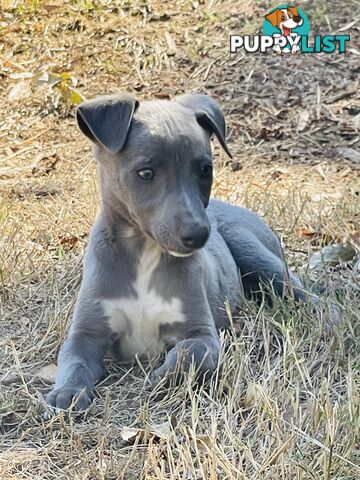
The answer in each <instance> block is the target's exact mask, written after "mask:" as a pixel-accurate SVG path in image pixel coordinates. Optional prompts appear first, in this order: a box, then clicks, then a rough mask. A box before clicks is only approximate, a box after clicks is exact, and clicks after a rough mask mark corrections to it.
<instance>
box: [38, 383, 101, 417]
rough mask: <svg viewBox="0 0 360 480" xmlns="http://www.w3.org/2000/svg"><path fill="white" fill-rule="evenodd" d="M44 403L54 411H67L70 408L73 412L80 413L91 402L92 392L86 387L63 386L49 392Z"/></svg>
mask: <svg viewBox="0 0 360 480" xmlns="http://www.w3.org/2000/svg"><path fill="white" fill-rule="evenodd" d="M46 401H47V403H48V404H49V405H51V406H52V407H54V408H55V409H59V410H67V409H69V408H70V407H72V409H73V410H74V411H76V412H81V411H84V410H86V409H87V408H88V406H89V405H90V403H91V402H92V392H91V391H89V389H87V388H86V387H84V388H79V387H73V386H68V387H67V386H63V387H61V388H56V389H54V390H52V391H51V392H49V393H48V394H47V395H46Z"/></svg>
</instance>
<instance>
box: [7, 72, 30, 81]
mask: <svg viewBox="0 0 360 480" xmlns="http://www.w3.org/2000/svg"><path fill="white" fill-rule="evenodd" d="M33 76H34V73H33V72H17V73H16V72H15V73H10V74H9V78H11V79H12V80H24V79H25V78H33Z"/></svg>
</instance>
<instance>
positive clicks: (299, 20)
mask: <svg viewBox="0 0 360 480" xmlns="http://www.w3.org/2000/svg"><path fill="white" fill-rule="evenodd" d="M293 20H294V22H295V23H300V22H301V17H299V16H297V17H294V18H293Z"/></svg>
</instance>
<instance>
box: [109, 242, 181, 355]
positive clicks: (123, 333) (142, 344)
mask: <svg viewBox="0 0 360 480" xmlns="http://www.w3.org/2000/svg"><path fill="white" fill-rule="evenodd" d="M160 256H161V251H160V249H159V247H158V246H157V245H154V244H151V245H150V244H147V245H145V247H144V249H143V252H142V254H141V257H140V259H139V264H138V267H137V272H136V280H135V282H134V283H133V288H134V290H135V292H136V295H134V296H130V297H127V298H117V299H111V300H103V307H104V311H105V315H106V316H107V317H108V318H109V325H110V328H111V330H112V331H113V332H116V333H118V334H119V337H120V349H121V356H122V357H124V358H126V359H131V358H133V357H134V356H135V355H136V354H138V355H140V356H141V355H144V354H147V353H149V354H150V355H155V354H157V353H159V352H161V351H162V350H163V349H164V347H165V339H164V338H161V336H160V325H161V324H171V323H177V322H184V321H185V316H184V314H183V311H182V302H181V300H180V299H179V298H175V297H173V298H171V300H164V299H163V298H162V297H161V296H160V295H158V294H157V293H156V291H155V290H154V289H153V288H151V287H150V283H151V279H152V276H153V273H154V271H155V269H156V267H157V266H158V264H159V261H160Z"/></svg>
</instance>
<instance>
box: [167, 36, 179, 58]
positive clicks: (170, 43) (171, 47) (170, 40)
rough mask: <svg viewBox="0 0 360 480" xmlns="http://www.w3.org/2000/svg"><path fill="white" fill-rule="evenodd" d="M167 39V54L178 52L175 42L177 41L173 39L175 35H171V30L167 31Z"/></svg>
mask: <svg viewBox="0 0 360 480" xmlns="http://www.w3.org/2000/svg"><path fill="white" fill-rule="evenodd" d="M165 39H166V43H167V45H168V49H167V52H166V53H167V54H168V55H169V56H171V55H175V54H176V50H177V49H176V44H175V41H174V39H173V37H172V36H171V34H170V32H165Z"/></svg>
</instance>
